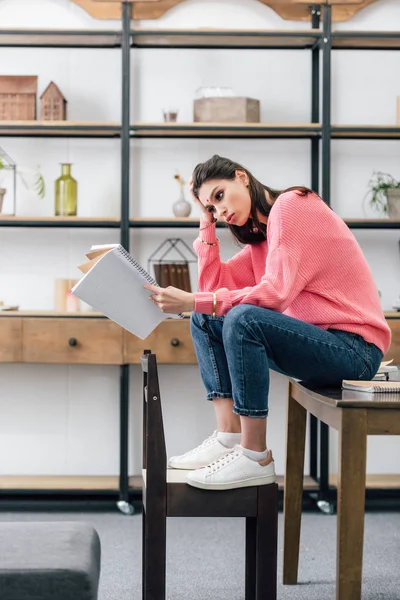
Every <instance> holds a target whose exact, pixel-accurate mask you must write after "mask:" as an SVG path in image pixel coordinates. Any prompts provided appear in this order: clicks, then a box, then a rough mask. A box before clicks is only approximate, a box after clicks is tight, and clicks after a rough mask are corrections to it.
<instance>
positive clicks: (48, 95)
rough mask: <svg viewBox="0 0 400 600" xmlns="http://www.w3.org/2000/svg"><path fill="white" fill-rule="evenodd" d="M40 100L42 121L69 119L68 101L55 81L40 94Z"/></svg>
mask: <svg viewBox="0 0 400 600" xmlns="http://www.w3.org/2000/svg"><path fill="white" fill-rule="evenodd" d="M40 101H41V104H42V111H41V113H42V114H41V119H42V121H65V120H66V119H67V101H66V99H65V98H64V96H63V95H62V93H61V92H60V89H59V88H58V87H57V86H56V84H55V83H54V82H53V81H51V82H50V83H49V85H48V86H47V88H46V89H45V90H44V92H43V94H42V95H41V96H40Z"/></svg>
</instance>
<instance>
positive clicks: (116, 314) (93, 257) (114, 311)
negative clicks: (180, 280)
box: [71, 244, 182, 340]
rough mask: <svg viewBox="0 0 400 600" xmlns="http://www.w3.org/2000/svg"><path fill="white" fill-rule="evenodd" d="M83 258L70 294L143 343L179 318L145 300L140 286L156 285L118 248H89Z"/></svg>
mask: <svg viewBox="0 0 400 600" xmlns="http://www.w3.org/2000/svg"><path fill="white" fill-rule="evenodd" d="M86 257H87V258H88V259H89V260H88V261H87V262H86V263H84V264H82V265H80V266H79V267H78V269H79V270H80V271H82V273H84V275H83V277H82V279H80V280H79V281H78V283H77V284H76V285H75V286H74V287H73V288H72V290H71V292H72V294H73V295H74V296H77V297H78V298H80V299H81V300H83V301H84V302H86V303H87V304H89V305H90V306H92V307H93V308H94V309H95V310H98V311H99V312H101V313H102V314H103V315H105V316H106V317H108V318H109V319H111V320H112V321H114V322H115V323H117V324H118V325H120V326H121V327H123V328H124V329H126V330H127V331H129V332H130V333H133V334H134V335H136V336H137V337H139V338H141V339H142V340H144V339H145V338H147V337H148V336H149V335H150V333H151V332H152V331H153V330H154V329H155V328H156V327H157V326H158V325H159V324H160V323H161V322H162V321H164V320H165V319H168V318H173V319H177V318H178V319H179V318H182V315H173V314H168V313H163V312H162V310H161V309H160V308H158V306H156V305H155V304H154V302H152V301H151V300H149V298H150V295H151V292H149V291H148V290H146V289H144V288H143V286H144V285H145V284H146V283H152V284H153V285H158V284H157V282H156V281H155V280H154V279H153V278H152V277H151V275H149V274H148V273H147V271H145V269H144V268H143V267H142V266H141V265H140V264H139V263H138V262H137V261H136V260H135V259H134V258H133V257H132V256H131V255H130V254H129V252H127V251H126V250H125V248H123V247H122V246H121V245H120V244H110V245H107V246H92V247H91V249H90V252H88V253H87V254H86Z"/></svg>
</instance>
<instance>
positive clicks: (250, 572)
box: [245, 517, 257, 600]
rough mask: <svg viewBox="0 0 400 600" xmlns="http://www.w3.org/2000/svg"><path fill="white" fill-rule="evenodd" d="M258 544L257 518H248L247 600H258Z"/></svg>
mask: <svg viewBox="0 0 400 600" xmlns="http://www.w3.org/2000/svg"><path fill="white" fill-rule="evenodd" d="M256 544H257V518H256V517H246V576H245V577H246V583H245V586H246V587H245V599H246V600H256Z"/></svg>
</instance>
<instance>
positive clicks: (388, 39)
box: [332, 31, 400, 50]
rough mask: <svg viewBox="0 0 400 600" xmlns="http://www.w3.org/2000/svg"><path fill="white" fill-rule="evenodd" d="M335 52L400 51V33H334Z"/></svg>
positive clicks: (333, 46)
mask: <svg viewBox="0 0 400 600" xmlns="http://www.w3.org/2000/svg"><path fill="white" fill-rule="evenodd" d="M332 48H333V49H335V50H400V32H399V31H333V32H332Z"/></svg>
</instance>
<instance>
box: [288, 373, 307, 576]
mask: <svg viewBox="0 0 400 600" xmlns="http://www.w3.org/2000/svg"><path fill="white" fill-rule="evenodd" d="M306 420H307V411H306V409H305V408H303V406H301V405H300V404H299V403H298V402H296V400H294V399H293V398H292V395H291V388H290V385H289V400H288V415H287V441H286V444H287V451H286V473H285V490H284V541H283V583H284V584H295V583H297V576H298V568H299V548H300V527H301V510H302V499H303V474H304V449H305V443H306Z"/></svg>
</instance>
